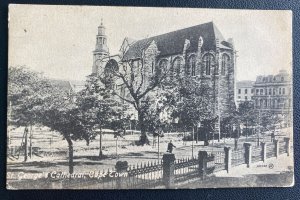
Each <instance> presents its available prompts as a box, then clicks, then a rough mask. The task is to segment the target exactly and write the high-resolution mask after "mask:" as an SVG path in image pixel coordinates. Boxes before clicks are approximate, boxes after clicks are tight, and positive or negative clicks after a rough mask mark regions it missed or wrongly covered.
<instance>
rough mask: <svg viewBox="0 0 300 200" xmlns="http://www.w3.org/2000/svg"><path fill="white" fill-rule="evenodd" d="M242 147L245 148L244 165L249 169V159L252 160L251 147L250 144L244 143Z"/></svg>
mask: <svg viewBox="0 0 300 200" xmlns="http://www.w3.org/2000/svg"><path fill="white" fill-rule="evenodd" d="M244 147H245V163H246V164H247V167H248V168H249V167H250V165H251V158H252V145H251V143H244Z"/></svg>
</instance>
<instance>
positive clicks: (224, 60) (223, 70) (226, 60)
mask: <svg viewBox="0 0 300 200" xmlns="http://www.w3.org/2000/svg"><path fill="white" fill-rule="evenodd" d="M229 60H230V57H229V56H228V55H227V54H223V56H222V66H221V75H225V74H226V67H227V65H228V63H229Z"/></svg>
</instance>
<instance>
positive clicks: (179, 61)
mask: <svg viewBox="0 0 300 200" xmlns="http://www.w3.org/2000/svg"><path fill="white" fill-rule="evenodd" d="M182 63H183V60H182V58H180V57H177V58H176V59H175V60H174V62H173V70H175V71H176V75H177V76H179V75H180V72H181V68H182Z"/></svg>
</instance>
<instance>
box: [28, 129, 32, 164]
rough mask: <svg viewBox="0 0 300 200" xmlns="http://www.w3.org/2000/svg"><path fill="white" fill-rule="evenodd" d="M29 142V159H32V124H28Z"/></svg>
mask: <svg viewBox="0 0 300 200" xmlns="http://www.w3.org/2000/svg"><path fill="white" fill-rule="evenodd" d="M29 139H30V142H29V157H30V158H31V157H32V124H30V137H29Z"/></svg>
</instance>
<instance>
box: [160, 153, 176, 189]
mask: <svg viewBox="0 0 300 200" xmlns="http://www.w3.org/2000/svg"><path fill="white" fill-rule="evenodd" d="M162 159H163V182H164V185H165V187H166V189H172V188H174V185H175V184H174V180H175V175H174V171H175V163H174V161H175V155H174V154H172V153H165V154H164V155H163V158H162Z"/></svg>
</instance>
